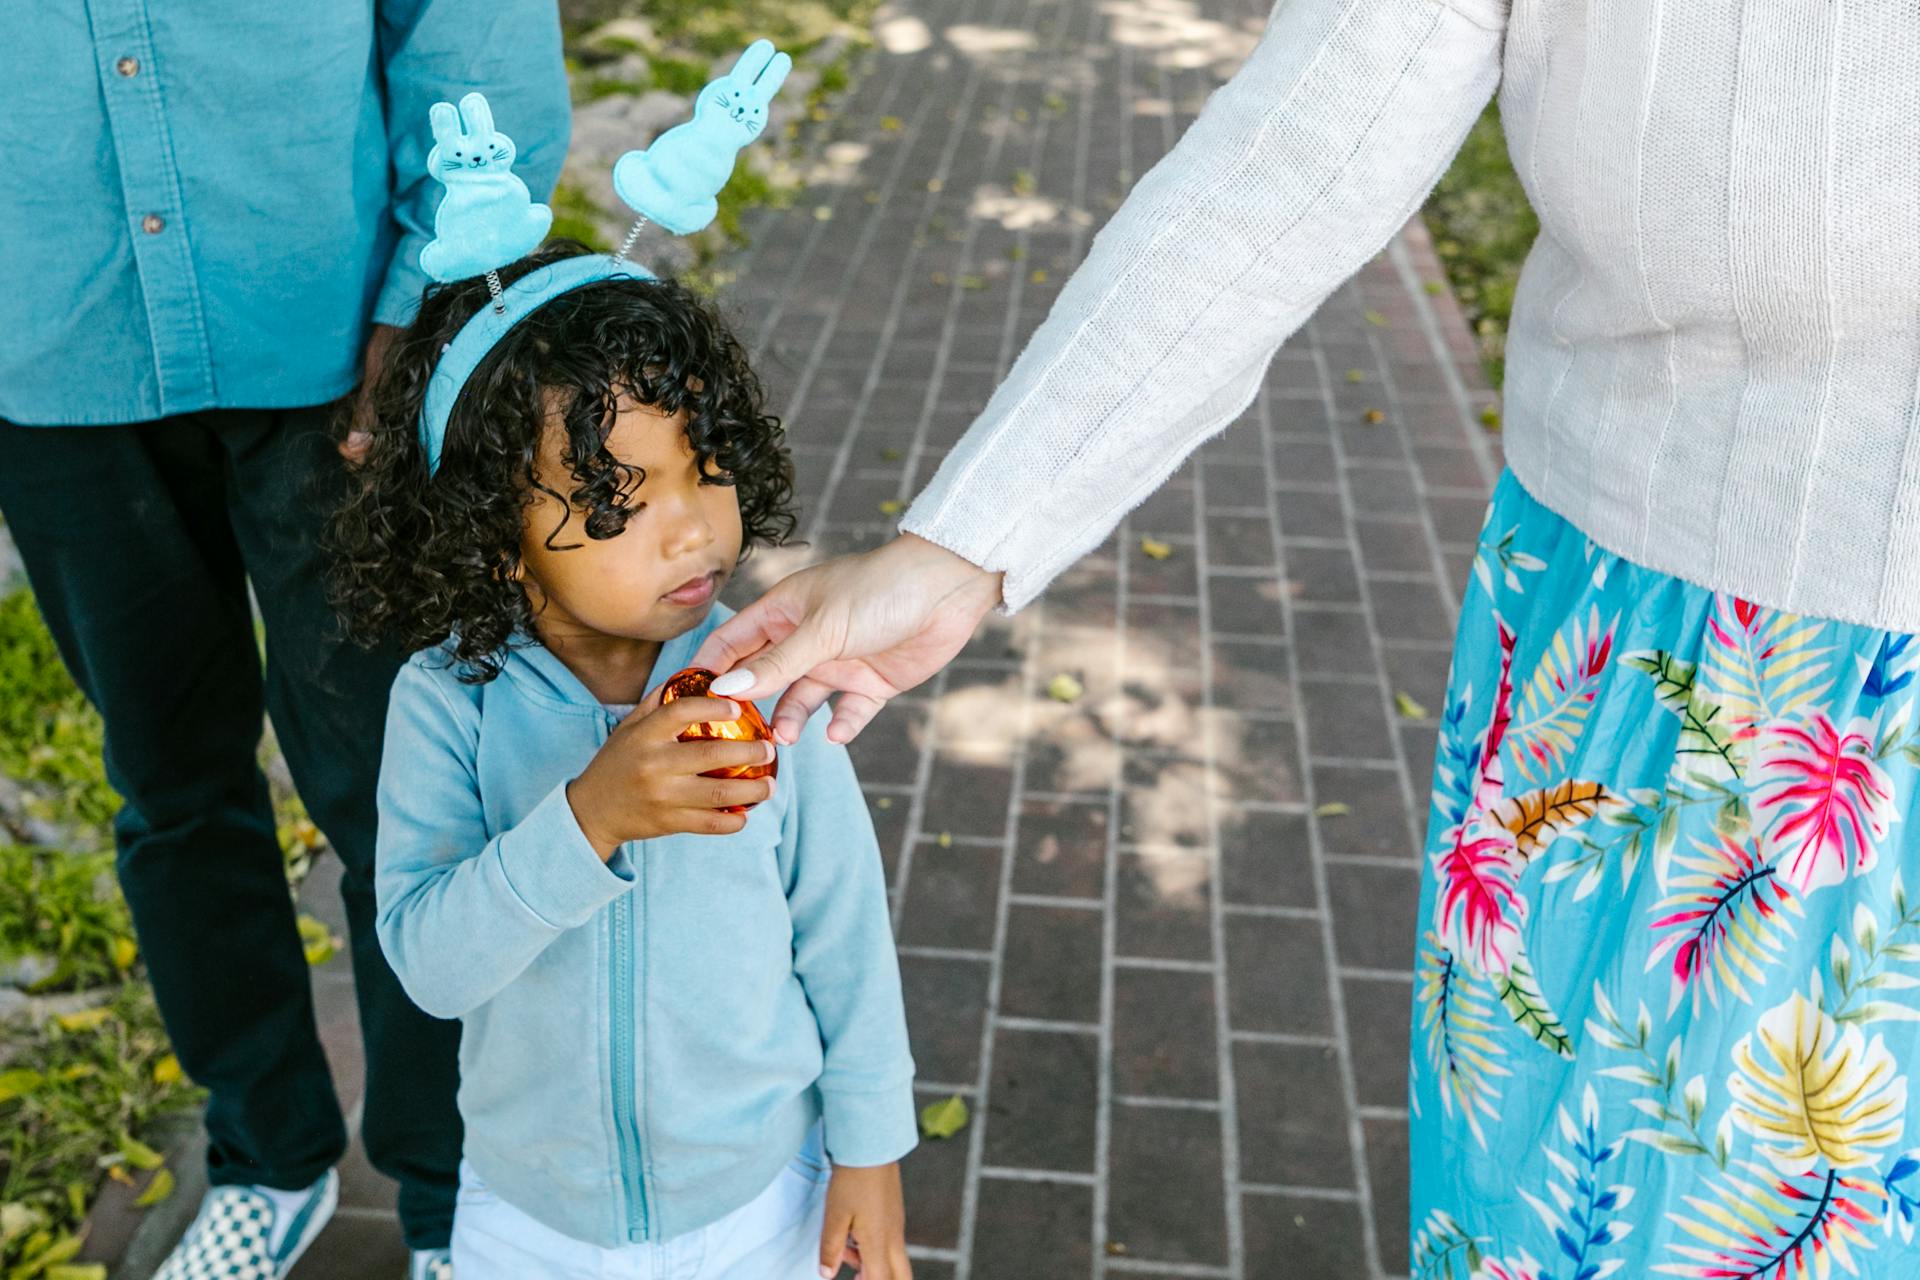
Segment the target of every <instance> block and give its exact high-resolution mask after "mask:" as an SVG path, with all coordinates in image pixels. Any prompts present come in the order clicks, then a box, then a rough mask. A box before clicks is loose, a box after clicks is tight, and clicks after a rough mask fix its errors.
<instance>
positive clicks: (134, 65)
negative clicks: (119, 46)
mask: <svg viewBox="0 0 1920 1280" xmlns="http://www.w3.org/2000/svg"><path fill="white" fill-rule="evenodd" d="M113 69H114V70H115V71H118V72H119V73H120V74H121V75H123V76H125V77H127V79H129V80H131V79H132V78H133V77H135V76H137V75H139V74H140V59H138V58H122V59H120V61H118V62H116V63H114V64H113Z"/></svg>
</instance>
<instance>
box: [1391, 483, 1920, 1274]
mask: <svg viewBox="0 0 1920 1280" xmlns="http://www.w3.org/2000/svg"><path fill="white" fill-rule="evenodd" d="M1474 571H1475V581H1474V582H1473V583H1472V584H1471V585H1470V587H1469V590H1468V593H1467V599H1466V602H1465V605H1464V606H1463V610H1462V617H1461V622H1460V633H1459V643H1458V646H1457V649H1456V652H1455V656H1454V660H1453V671H1452V678H1451V687H1450V688H1449V691H1448V694H1447V704H1446V707H1445V708H1444V713H1443V723H1442V727H1441V736H1440V744H1439V753H1438V764H1437V767H1436V769H1435V778H1434V789H1433V801H1432V810H1431V816H1430V825H1429V832H1428V836H1427V844H1426V876H1425V882H1424V884H1423V886H1422V895H1421V915H1420V937H1419V944H1418V952H1417V961H1416V972H1415V976H1414V1013H1413V1034H1414V1045H1413V1063H1412V1074H1413V1079H1412V1091H1411V1099H1410V1102H1411V1123H1412V1154H1413V1232H1414V1240H1413V1276H1414V1280H1442V1278H1445V1280H1468V1278H1469V1277H1470V1278H1471V1280H1548V1278H1549V1277H1551V1278H1552V1280H1599V1278H1600V1277H1604V1276H1608V1275H1613V1274H1615V1273H1618V1274H1620V1275H1622V1276H1623V1277H1641V1276H1689V1277H1696V1278H1700V1280H1709V1278H1711V1280H1749V1278H1751V1280H1762V1278H1764V1280H1788V1278H1790V1277H1798V1276H1809V1277H1826V1276H1829V1275H1834V1276H1842V1275H1844V1276H1860V1277H1871V1278H1873V1280H1894V1278H1895V1277H1901V1278H1903V1280H1905V1278H1910V1277H1920V1245H1916V1244H1915V1243H1914V1241H1913V1231H1914V1225H1915V1219H1916V1217H1920V1106H1914V1107H1910V1106H1909V1105H1908V1098H1909V1093H1910V1091H1911V1092H1913V1093H1915V1094H1916V1095H1920V1078H1916V1077H1917V1076H1920V830H1917V823H1920V814H1916V813H1915V812H1914V810H1915V808H1916V790H1915V775H1916V772H1917V771H1920V769H1917V766H1920V717H1917V716H1916V714H1915V706H1914V704H1915V700H1916V696H1920V681H1917V680H1916V678H1915V672H1916V668H1917V667H1920V643H1915V641H1914V638H1913V637H1912V636H1909V635H1901V634H1894V633H1889V632H1884V631H1876V630H1874V629H1872V628H1870V627H1864V626H1857V625H1852V624H1846V623H1839V622H1830V621H1825V620H1822V619H1818V618H1802V617H1795V616H1792V615H1789V614H1784V613H1779V612H1776V611H1774V610H1771V609H1766V608H1762V607H1758V606H1756V605H1753V604H1750V603H1748V602H1746V601H1744V600H1739V599H1736V598H1734V597H1731V596H1727V595H1717V594H1715V593H1714V592H1712V591H1708V590H1706V589H1704V588H1702V587H1697V586H1693V585H1691V584H1688V583H1685V582H1681V581H1679V580H1678V579H1675V578H1672V577H1669V576H1667V575H1665V574H1662V573H1656V572H1654V571H1652V570H1648V569H1644V568H1641V567H1639V566H1637V565H1635V564H1632V563H1630V562H1628V561H1626V560H1622V559H1621V558H1620V557H1618V556H1615V555H1611V554H1609V553H1608V552H1606V551H1604V550H1601V549H1599V548H1597V547H1595V546H1594V545H1593V544H1592V543H1591V542H1589V541H1588V540H1587V539H1586V538H1585V536H1584V535H1582V534H1581V533H1580V532H1579V531H1578V530H1576V529H1575V528H1574V527H1573V526H1572V525H1570V524H1568V523H1567V522H1566V521H1565V520H1563V519H1561V518H1560V517H1559V516H1557V515H1554V514H1553V513H1552V512H1550V511H1548V510H1547V509H1546V508H1544V507H1542V506H1541V505H1540V504H1538V503H1537V502H1535V501H1534V500H1533V499H1532V498H1530V497H1529V496H1528V495H1527V494H1526V493H1525V492H1524V491H1523V490H1522V489H1521V488H1520V486H1519V484H1518V483H1517V482H1516V481H1515V480H1514V479H1513V477H1512V476H1511V475H1509V476H1506V477H1504V478H1503V479H1502V481H1501V483H1500V486H1499V489H1498V491H1497V493H1496V494H1495V497H1494V500H1493V504H1492V506H1491V508H1490V510H1489V512H1488V520H1487V525H1486V528H1485V530H1484V532H1483V533H1482V536H1481V541H1480V547H1479V555H1478V559H1477V560H1476V562H1475V565H1474ZM1917 1100H1920V1099H1917Z"/></svg>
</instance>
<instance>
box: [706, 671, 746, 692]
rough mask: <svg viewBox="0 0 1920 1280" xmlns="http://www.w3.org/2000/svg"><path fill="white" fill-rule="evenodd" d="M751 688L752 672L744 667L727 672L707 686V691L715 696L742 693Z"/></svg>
mask: <svg viewBox="0 0 1920 1280" xmlns="http://www.w3.org/2000/svg"><path fill="white" fill-rule="evenodd" d="M752 687H753V672H751V671H749V670H747V669H746V668H745V667H741V668H740V669H739V670H737V671H729V672H727V674H725V675H723V676H721V677H720V678H719V679H718V680H715V681H714V682H713V683H712V684H710V685H708V686H707V691H708V692H709V693H715V694H728V693H744V692H746V691H747V690H748V689H751V688H752Z"/></svg>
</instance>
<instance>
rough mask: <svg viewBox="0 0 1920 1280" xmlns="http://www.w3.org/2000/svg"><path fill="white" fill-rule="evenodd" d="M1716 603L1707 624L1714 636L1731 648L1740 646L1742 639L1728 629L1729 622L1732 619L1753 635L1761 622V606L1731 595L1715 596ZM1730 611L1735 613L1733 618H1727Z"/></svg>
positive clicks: (1735, 624)
mask: <svg viewBox="0 0 1920 1280" xmlns="http://www.w3.org/2000/svg"><path fill="white" fill-rule="evenodd" d="M1714 603H1715V605H1716V606H1717V607H1716V608H1715V610H1714V612H1713V613H1712V614H1710V615H1709V616H1708V617H1707V626H1708V627H1709V628H1710V629H1711V630H1712V631H1713V638H1714V639H1716V640H1718V641H1719V642H1720V643H1721V644H1723V645H1725V646H1726V647H1727V648H1729V649H1737V648H1739V647H1740V641H1739V640H1737V639H1735V638H1734V636H1733V634H1732V633H1731V632H1730V631H1729V630H1728V627H1727V623H1728V622H1729V621H1731V622H1732V624H1733V626H1735V627H1737V628H1738V629H1739V630H1741V631H1742V632H1744V633H1745V634H1746V635H1747V636H1749V637H1751V636H1752V635H1753V633H1754V631H1755V629H1756V628H1757V627H1758V625H1759V622H1760V606H1759V605H1757V604H1753V603H1751V602H1749V601H1746V600H1742V599H1741V598H1740V597H1739V596H1729V595H1722V596H1717V597H1715V600H1714ZM1729 612H1731V613H1732V614H1733V617H1732V619H1731V620H1729V619H1728V618H1727V614H1728V613H1729Z"/></svg>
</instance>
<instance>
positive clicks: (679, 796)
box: [567, 684, 773, 862]
mask: <svg viewBox="0 0 1920 1280" xmlns="http://www.w3.org/2000/svg"><path fill="white" fill-rule="evenodd" d="M665 687H666V686H665V685H664V684H663V685H661V686H660V687H659V688H656V689H655V690H654V691H653V692H652V693H649V694H648V695H647V698H646V701H644V702H642V703H641V704H640V705H639V706H638V707H635V708H634V710H633V714H632V715H629V716H628V717H627V718H626V719H625V720H622V721H621V722H620V723H619V724H618V725H616V726H614V730H613V732H612V733H611V734H610V735H608V737H607V740H606V741H605V742H603V743H602V744H600V750H599V751H598V752H596V753H595V754H594V757H593V759H592V760H590V761H588V762H587V767H586V768H585V769H584V770H582V771H581V774H580V776H579V777H577V778H575V779H574V780H573V781H572V782H569V783H568V784H567V803H568V804H569V805H570V806H572V808H573V818H574V821H575V822H578V823H579V824H580V831H581V834H583V835H585V836H586V837H587V841H588V843H590V844H592V845H593V849H594V852H595V853H598V854H599V855H600V860H601V861H602V862H605V861H606V860H607V859H608V858H611V857H612V856H613V851H614V850H615V849H618V848H619V847H620V846H621V845H623V844H625V843H626V842H627V841H629V840H651V839H653V838H654V837H656V836H664V835H670V834H673V833H675V832H680V831H692V832H697V833H698V834H700V835H711V836H724V835H732V834H733V833H734V832H736V831H738V830H740V828H742V827H744V826H746V825H747V815H746V814H744V813H724V812H721V810H723V809H724V808H725V807H727V806H729V805H751V804H758V803H759V802H760V801H762V800H765V799H766V798H767V797H769V796H771V795H772V794H773V779H772V778H704V777H701V776H700V775H702V774H704V773H706V772H708V771H709V770H713V769H725V768H731V767H739V766H744V765H752V764H764V763H766V762H767V761H769V760H772V759H773V744H772V743H771V742H767V741H764V740H759V741H753V742H735V741H729V740H725V739H718V738H715V739H703V740H695V741H692V742H681V741H680V740H679V735H680V732H681V731H682V730H683V729H685V728H686V727H687V726H688V725H694V724H699V723H701V722H702V721H707V720H737V719H738V718H739V716H740V708H739V707H738V706H736V705H735V704H734V703H732V702H730V701H728V700H727V699H725V698H676V699H674V700H673V701H672V702H669V703H666V704H665V705H662V704H661V701H660V693H661V690H662V689H664V688H665Z"/></svg>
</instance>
